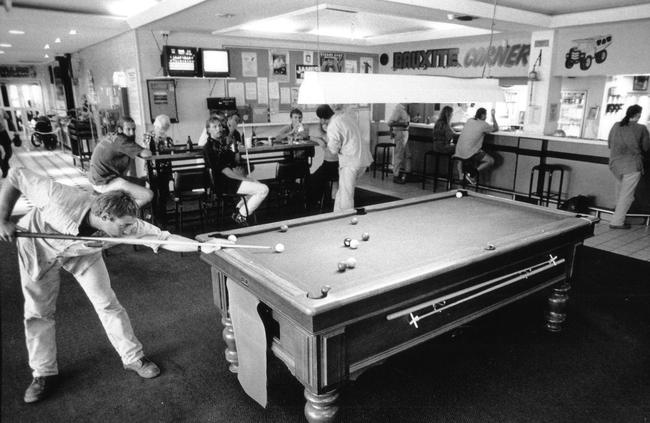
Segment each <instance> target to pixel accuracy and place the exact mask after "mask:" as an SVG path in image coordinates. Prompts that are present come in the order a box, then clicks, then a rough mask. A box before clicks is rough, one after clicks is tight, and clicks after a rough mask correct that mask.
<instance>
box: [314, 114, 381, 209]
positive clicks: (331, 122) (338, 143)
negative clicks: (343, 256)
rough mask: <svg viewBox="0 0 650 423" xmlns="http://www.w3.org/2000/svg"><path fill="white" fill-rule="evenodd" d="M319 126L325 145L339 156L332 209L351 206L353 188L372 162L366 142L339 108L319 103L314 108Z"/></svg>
mask: <svg viewBox="0 0 650 423" xmlns="http://www.w3.org/2000/svg"><path fill="white" fill-rule="evenodd" d="M316 116H318V118H319V119H320V123H321V126H322V127H323V129H324V130H326V131H327V148H328V149H329V150H330V151H331V152H332V153H334V154H338V156H339V190H338V191H337V192H336V198H335V199H334V211H335V212H337V211H342V210H349V209H353V208H354V189H355V187H356V185H357V181H358V180H359V178H360V177H361V175H363V172H365V170H366V168H367V167H368V166H369V165H370V163H372V156H371V155H370V149H369V148H368V145H367V144H366V143H365V142H363V139H362V137H361V129H360V128H359V125H358V124H357V123H356V122H355V121H354V120H353V119H352V118H351V117H350V116H349V115H347V114H345V113H344V112H343V111H342V110H337V112H336V113H334V110H332V108H331V107H330V106H329V105H327V104H321V105H320V106H318V108H317V109H316Z"/></svg>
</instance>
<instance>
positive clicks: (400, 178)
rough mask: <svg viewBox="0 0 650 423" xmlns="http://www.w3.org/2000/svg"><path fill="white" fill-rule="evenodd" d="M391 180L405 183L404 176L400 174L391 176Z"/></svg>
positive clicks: (401, 183)
mask: <svg viewBox="0 0 650 423" xmlns="http://www.w3.org/2000/svg"><path fill="white" fill-rule="evenodd" d="M393 182H394V183H396V184H400V185H404V184H405V183H406V178H404V177H402V176H393Z"/></svg>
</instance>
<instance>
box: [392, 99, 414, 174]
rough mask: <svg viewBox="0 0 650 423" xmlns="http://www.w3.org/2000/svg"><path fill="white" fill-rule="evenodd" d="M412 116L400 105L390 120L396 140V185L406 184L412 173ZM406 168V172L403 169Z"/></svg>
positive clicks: (394, 161)
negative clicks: (410, 127) (410, 141)
mask: <svg viewBox="0 0 650 423" xmlns="http://www.w3.org/2000/svg"><path fill="white" fill-rule="evenodd" d="M410 120H411V118H410V116H409V114H408V112H407V111H406V106H404V104H402V103H398V104H397V105H396V106H395V108H394V109H393V113H392V114H391V116H390V119H389V120H388V126H390V130H391V136H392V137H393V139H394V140H395V154H393V182H395V183H396V184H405V183H406V177H407V175H409V174H410V173H411V170H412V169H411V167H412V160H411V148H410V145H409V142H408V140H409V130H408V128H409V123H410ZM402 166H404V172H403V173H402V172H401V168H402Z"/></svg>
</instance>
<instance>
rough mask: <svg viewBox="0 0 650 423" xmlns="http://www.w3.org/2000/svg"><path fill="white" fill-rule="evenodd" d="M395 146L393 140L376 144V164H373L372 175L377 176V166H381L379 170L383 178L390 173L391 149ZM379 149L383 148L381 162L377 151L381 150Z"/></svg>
mask: <svg viewBox="0 0 650 423" xmlns="http://www.w3.org/2000/svg"><path fill="white" fill-rule="evenodd" d="M391 148H395V144H394V143H392V142H380V143H378V144H377V145H375V157H374V159H375V165H374V166H373V170H372V177H373V178H374V177H376V175H377V167H379V171H380V172H381V179H382V180H384V177H385V176H386V175H387V174H389V173H390V164H391V161H390V158H391V154H390V151H391V150H390V149H391ZM379 149H381V150H382V153H381V162H380V161H379V160H378V156H377V153H378V152H379Z"/></svg>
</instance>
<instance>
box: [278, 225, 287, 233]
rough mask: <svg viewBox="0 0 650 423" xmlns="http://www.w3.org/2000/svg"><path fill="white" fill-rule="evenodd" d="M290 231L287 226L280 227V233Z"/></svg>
mask: <svg viewBox="0 0 650 423" xmlns="http://www.w3.org/2000/svg"><path fill="white" fill-rule="evenodd" d="M288 230H289V227H288V226H287V225H282V226H280V232H286V231H288Z"/></svg>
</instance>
